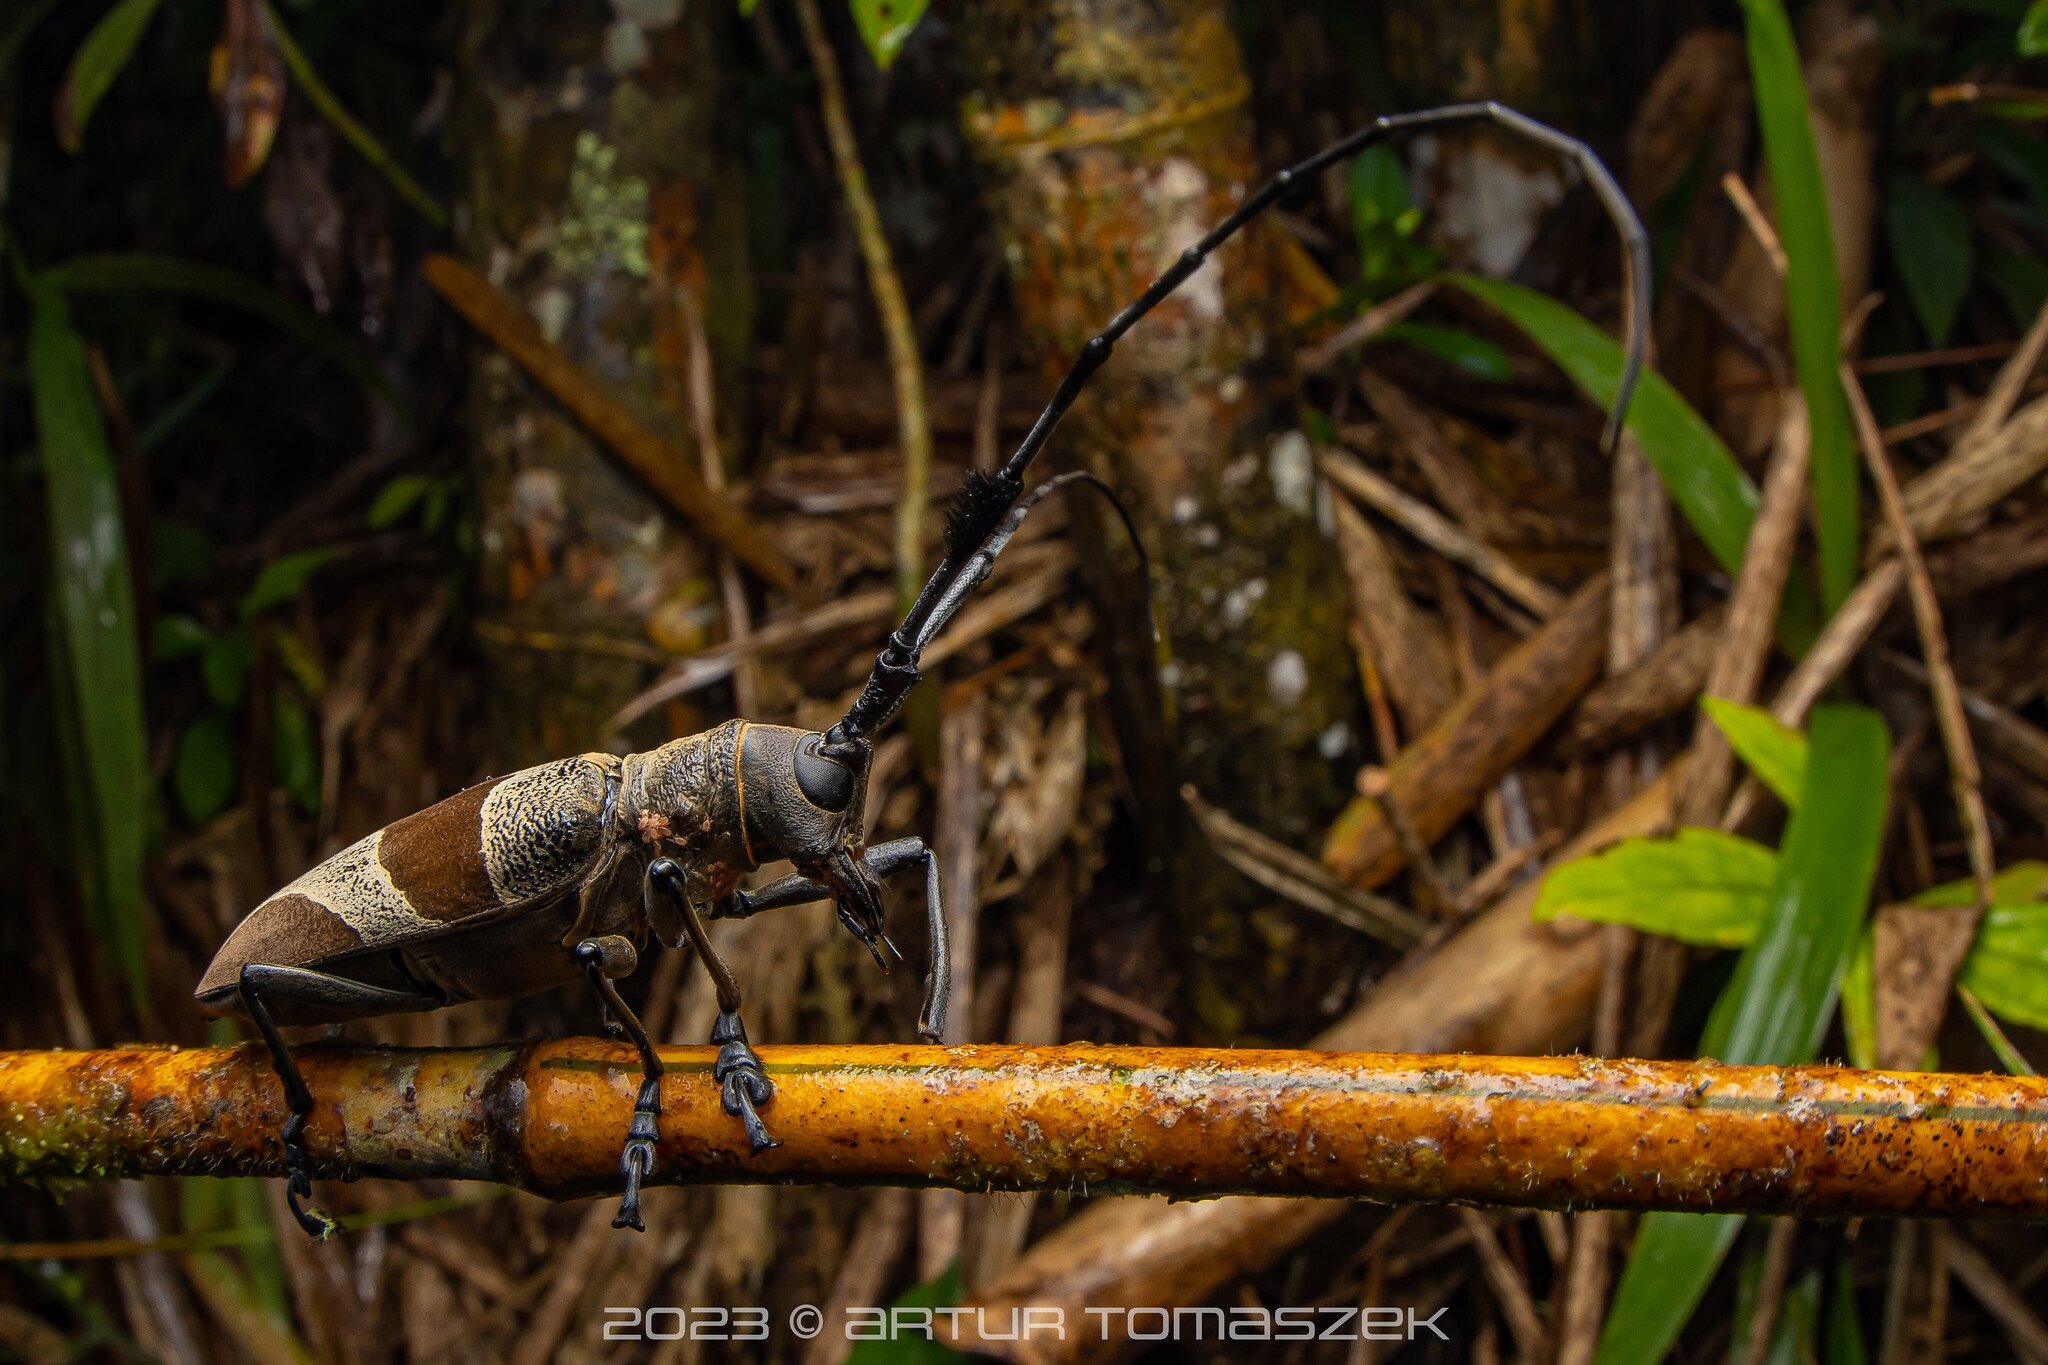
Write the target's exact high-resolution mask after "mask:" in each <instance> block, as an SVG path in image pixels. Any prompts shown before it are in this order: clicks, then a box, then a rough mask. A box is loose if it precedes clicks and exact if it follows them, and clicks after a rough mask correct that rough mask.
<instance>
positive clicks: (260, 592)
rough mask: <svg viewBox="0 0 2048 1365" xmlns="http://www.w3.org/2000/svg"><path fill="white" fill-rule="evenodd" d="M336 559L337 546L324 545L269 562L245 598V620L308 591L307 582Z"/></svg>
mask: <svg viewBox="0 0 2048 1365" xmlns="http://www.w3.org/2000/svg"><path fill="white" fill-rule="evenodd" d="M332 558H334V548H333V547H332V546H322V547H321V548H319V549H317V550H300V551H299V552H298V553H297V554H289V555H285V556H284V557H283V558H281V559H273V560H271V561H270V562H269V563H268V564H265V565H264V566H263V572H262V573H259V574H257V575H256V582H255V585H254V586H252V587H251V588H250V589H249V595H248V596H246V597H244V598H243V599H242V619H243V620H244V621H253V620H255V619H256V618H257V617H258V616H261V615H262V614H263V613H264V612H266V611H268V610H270V609H271V608H272V607H275V606H279V605H281V604H283V603H286V602H289V601H291V600H292V599H293V598H295V597H297V596H298V595H299V594H300V593H302V592H304V591H305V590H306V584H307V583H308V582H309V581H310V580H311V579H312V577H313V575H314V574H315V573H316V572H318V570H319V568H320V566H321V565H322V564H325V563H326V562H327V561H328V560H330V559H332Z"/></svg>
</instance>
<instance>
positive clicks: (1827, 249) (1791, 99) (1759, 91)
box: [1742, 0, 1862, 613]
mask: <svg viewBox="0 0 2048 1365" xmlns="http://www.w3.org/2000/svg"><path fill="white" fill-rule="evenodd" d="M1742 8H1743V11H1744V13H1745V14H1746V15H1747V18H1748V25H1747V31H1748V38H1749V66H1750V83H1751V85H1753V86H1754V87H1755V89H1756V110H1757V121H1758V123H1759V125H1760V126H1761V127H1762V129H1763V138H1764V157H1765V160H1766V161H1767V162H1768V163H1769V166H1770V172H1771V198H1772V201H1773V203H1774V205H1775V207H1776V210H1777V216H1778V237H1779V240H1780V242H1781V243H1782V244H1783V245H1784V248H1785V261H1786V276H1785V303H1786V313H1787V319H1788V323H1789V325H1790V327H1791V332H1792V366H1793V369H1794V370H1795V371H1796V372H1797V373H1798V375H1799V387H1800V389H1801V390H1802V391H1803V392H1804V393H1805V395H1806V409H1807V414H1808V417H1809V418H1810V420H1811V421H1812V424H1813V505H1814V520H1815V522H1816V525H1817V528H1818V533H1819V538H1820V583H1821V600H1822V603H1823V604H1824V605H1825V606H1826V608H1827V610H1828V611H1829V612H1830V613H1833V612H1834V610H1835V609H1836V608H1837V607H1839V606H1840V605H1841V604H1842V600H1843V599H1844V598H1846V597H1847V596H1848V595H1849V590H1850V589H1851V588H1853V587H1855V586H1856V574H1857V563H1858V560H1857V555H1858V550H1857V543H1856V542H1857V537H1858V536H1859V535H1860V534H1861V531H1862V523H1861V520H1860V517H1861V513H1860V512H1859V511H1858V510H1857V502H1858V497H1859V489H1858V485H1857V472H1856V469H1857V466H1856V445H1855V442H1854V440H1853V439H1852V437H1851V434H1850V429H1849V403H1848V398H1847V396H1846V395H1844V394H1843V392H1842V383H1841V378H1840V375H1841V363H1842V340H1841V327H1842V287H1841V282H1840V280H1839V278H1838V277H1837V276H1836V274H1835V239H1834V235H1833V230H1832V229H1831V228H1830V227H1829V224H1828V200H1827V192H1826V188H1825V185H1826V182H1825V180H1824V179H1823V178H1822V176H1821V169H1820V152H1819V151H1818V150H1817V149H1816V148H1815V146H1814V141H1813V123H1812V120H1811V118H1810V116H1809V113H1808V107H1807V100H1806V77H1805V75H1804V73H1803V72H1802V71H1801V69H1800V66H1799V45H1798V44H1797V43H1796V42H1795V41H1794V40H1793V37H1792V25H1791V22H1790V21H1789V20H1788V19H1787V18H1786V17H1785V7H1784V6H1783V5H1781V4H1780V3H1779V2H1778V0H1742Z"/></svg>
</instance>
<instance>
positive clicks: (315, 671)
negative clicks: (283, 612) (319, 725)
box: [270, 626, 327, 701]
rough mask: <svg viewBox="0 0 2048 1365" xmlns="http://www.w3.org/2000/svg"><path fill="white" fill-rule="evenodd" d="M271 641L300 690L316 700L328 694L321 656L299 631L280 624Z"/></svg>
mask: <svg viewBox="0 0 2048 1365" xmlns="http://www.w3.org/2000/svg"><path fill="white" fill-rule="evenodd" d="M270 643H271V644H272V645H273V646H274V647H275V648H276V649H277V660H278V662H279V663H281V664H283V665H284V667H285V672H287V673H289V674H291V675H292V681H294V682H296V683H297V684H298V685H299V690H300V691H302V692H304V693H305V694H306V695H307V696H308V697H310V698H312V699H313V700H314V701H319V700H320V698H322V697H324V696H326V695H327V670H326V669H324V668H322V667H321V666H320V658H319V656H318V655H316V654H315V653H314V652H313V650H312V648H311V646H309V645H308V644H307V643H306V642H305V640H303V639H302V638H300V636H299V633H298V632H297V631H295V630H288V629H286V628H285V627H283V626H279V627H277V628H276V629H275V630H273V631H271V633H270Z"/></svg>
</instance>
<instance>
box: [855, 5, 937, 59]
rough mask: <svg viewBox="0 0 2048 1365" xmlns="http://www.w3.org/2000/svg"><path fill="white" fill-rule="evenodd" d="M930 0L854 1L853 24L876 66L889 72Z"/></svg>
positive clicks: (922, 16)
mask: <svg viewBox="0 0 2048 1365" xmlns="http://www.w3.org/2000/svg"><path fill="white" fill-rule="evenodd" d="M930 4H931V0H852V5H853V22H854V26H855V27H857V28H858V29H860V38H861V41H862V42H864V43H866V44H867V45H868V55H869V56H871V57H873V58H874V59H875V65H876V66H879V67H881V68H882V70H884V71H887V70H888V69H889V66H890V64H891V63H892V62H894V61H895V60H896V54H897V53H899V52H901V51H902V50H903V45H904V44H905V43H907V42H909V41H910V34H911V30H913V29H915V28H916V27H917V21H918V20H920V19H922V18H924V12H925V10H926V8H927V7H928V6H929V5H930Z"/></svg>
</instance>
